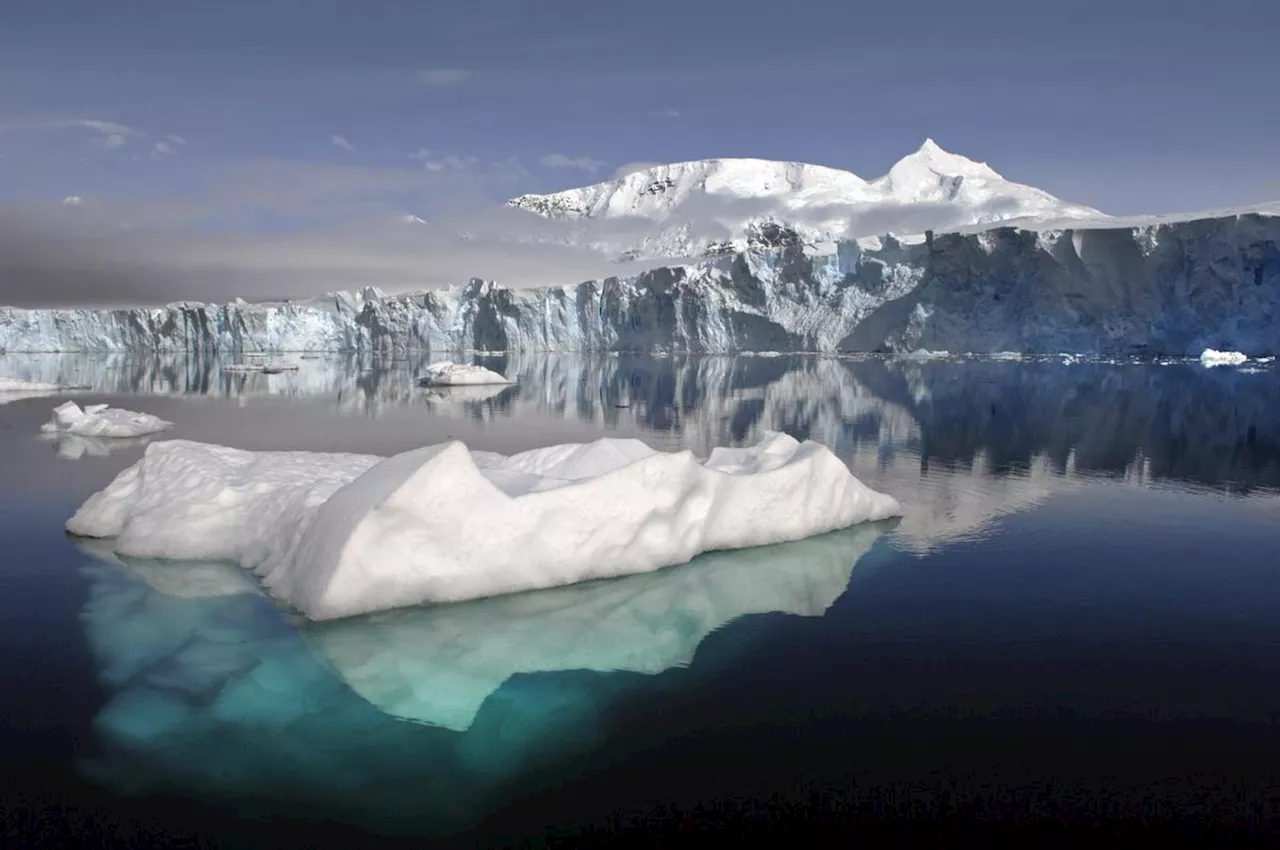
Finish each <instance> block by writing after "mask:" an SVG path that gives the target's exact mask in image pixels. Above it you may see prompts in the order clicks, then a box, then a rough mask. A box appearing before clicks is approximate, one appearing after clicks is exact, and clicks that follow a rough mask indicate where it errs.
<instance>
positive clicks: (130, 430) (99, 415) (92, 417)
mask: <svg viewBox="0 0 1280 850" xmlns="http://www.w3.org/2000/svg"><path fill="white" fill-rule="evenodd" d="M172 427H173V423H172V422H166V421H165V420H163V419H161V418H160V417H158V416H152V415H151V414H150V413H134V412H133V411H132V410H122V409H120V408H118V407H107V405H105V404H91V405H89V406H88V407H85V408H81V407H80V405H78V404H76V403H75V402H74V401H68V402H64V403H63V404H60V405H58V406H57V407H55V408H54V409H53V418H52V419H51V420H49V421H48V422H46V423H45V424H44V425H42V426H40V430H41V431H44V432H45V433H46V434H72V435H74V436H77V437H112V438H116V437H144V436H146V435H147V434H156V433H159V432H160V431H164V430H167V429H169V428H172Z"/></svg>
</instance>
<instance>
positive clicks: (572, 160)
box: [538, 153, 607, 172]
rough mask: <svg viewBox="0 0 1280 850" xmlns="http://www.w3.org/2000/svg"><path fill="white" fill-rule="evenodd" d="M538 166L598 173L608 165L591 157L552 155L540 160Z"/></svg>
mask: <svg viewBox="0 0 1280 850" xmlns="http://www.w3.org/2000/svg"><path fill="white" fill-rule="evenodd" d="M538 164H539V165H541V166H543V167H545V168H577V169H579V170H581V171H591V172H596V171H599V170H600V169H601V168H603V167H604V166H605V165H606V164H607V163H605V162H604V161H602V160H599V159H592V158H591V157H589V156H566V155H564V154H562V153H552V154H547V155H546V156H544V157H543V158H542V159H540V160H538Z"/></svg>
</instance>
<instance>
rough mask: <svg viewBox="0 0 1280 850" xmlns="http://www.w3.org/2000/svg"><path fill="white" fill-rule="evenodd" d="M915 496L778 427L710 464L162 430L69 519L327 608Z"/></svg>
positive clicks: (620, 562) (656, 554)
mask: <svg viewBox="0 0 1280 850" xmlns="http://www.w3.org/2000/svg"><path fill="white" fill-rule="evenodd" d="M901 513H902V507H901V506H900V505H899V504H898V502H897V501H896V500H895V499H893V498H892V497H891V496H887V495H885V494H883V493H878V492H876V491H874V490H872V489H870V488H868V487H866V486H865V485H864V484H863V483H862V482H860V481H859V480H858V479H857V478H855V477H854V476H853V475H852V474H851V473H850V472H849V469H848V467H847V466H845V464H844V463H843V462H842V461H841V460H840V459H839V458H837V457H836V456H835V455H834V454H832V453H831V451H830V450H829V449H827V448H826V447H825V446H822V445H820V444H818V443H814V442H809V441H806V442H804V443H800V442H797V441H796V440H795V439H793V438H791V437H789V436H787V435H785V434H776V433H775V434H769V435H768V436H766V437H765V438H764V439H763V440H762V441H761V442H760V443H759V444H758V445H756V446H753V447H750V448H740V449H724V448H721V449H716V450H715V451H713V452H712V454H711V456H710V457H709V458H708V459H707V460H705V461H701V462H700V461H698V460H697V459H695V458H694V456H693V454H692V453H691V452H688V451H684V452H672V453H666V452H655V451H654V450H653V449H651V448H650V447H649V446H647V445H645V444H644V443H642V442H640V441H639V440H629V439H601V440H597V441H595V442H594V443H586V444H566V445H559V446H550V447H548V448H544V449H536V450H534V451H530V452H524V453H522V454H517V455H512V456H510V457H507V456H504V455H500V454H493V453H489V452H475V453H473V452H470V451H468V450H467V448H466V446H464V445H463V444H462V443H460V442H456V441H453V442H448V443H441V444H438V445H434V446H427V447H425V448H421V449H416V450H414V451H410V452H405V453H404V454H400V455H396V456H394V457H390V458H385V459H384V458H379V457H373V456H366V455H329V454H312V453H307V452H246V451H239V450H236V449H229V448H225V447H222V446H210V445H205V444H201V443H192V442H187V441H182V440H175V441H166V442H163V443H156V444H153V445H151V446H149V447H148V448H147V451H146V453H145V454H144V455H143V457H142V459H141V460H140V461H138V463H136V464H134V465H133V466H132V467H130V468H129V469H126V470H125V471H124V472H122V473H120V475H119V476H117V477H116V479H115V480H114V481H113V482H112V483H111V484H110V485H109V486H108V487H107V488H106V489H104V490H102V491H101V492H99V493H97V494H95V495H93V496H92V497H90V498H89V499H88V501H86V502H85V503H84V505H82V506H81V507H80V510H79V511H77V512H76V514H75V515H74V516H73V517H72V518H71V519H70V520H69V521H68V522H67V530H68V531H70V532H72V533H73V534H79V535H83V536H89V537H115V538H116V541H115V546H114V548H115V551H117V552H119V553H120V554H123V555H134V556H139V557H151V558H209V559H227V560H232V561H235V562H237V563H239V564H241V565H242V566H245V567H250V568H253V569H255V570H256V571H257V572H258V573H259V575H260V576H261V577H262V581H263V584H264V585H265V586H266V587H267V588H268V589H270V591H271V592H272V593H273V594H274V595H275V596H277V597H278V598H280V599H282V600H284V601H285V602H287V603H289V604H290V605H292V606H294V607H295V608H296V609H298V610H299V611H301V612H302V613H303V614H305V615H306V616H308V617H310V618H311V619H315V620H326V619H335V618H340V617H347V616H351V615H355V614H362V613H366V612H371V611H380V610H384V609H389V608H397V607H403V606H410V605H417V604H420V603H424V602H458V601H463V600H468V599H476V598H480V597H487V596H495V595H499V594H504V593H512V592H516V591H521V590H533V589H538V588H547V587H556V586H560V585H566V584H571V583H574V582H579V581H585V580H588V579H596V578H611V577H615V576H621V575H627V574H631V573H643V572H649V571H652V570H656V569H660V568H662V567H668V566H673V565H675V564H681V563H684V562H686V561H689V560H690V559H692V558H693V557H694V556H696V555H698V554H699V553H702V552H707V551H711V550H717V549H740V548H745V547H750V546H762V545H768V544H772V543H783V542H787V541H792V540H799V539H801V538H805V537H809V536H812V535H815V534H821V533H823V532H827V531H833V530H835V529H838V528H844V527H847V526H851V525H855V524H857V523H860V522H865V521H869V520H878V519H886V518H888V517H892V516H898V515H900V514H901Z"/></svg>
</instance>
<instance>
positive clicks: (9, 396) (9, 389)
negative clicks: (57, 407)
mask: <svg viewBox="0 0 1280 850" xmlns="http://www.w3.org/2000/svg"><path fill="white" fill-rule="evenodd" d="M63 389H64V387H62V386H61V385H59V384H49V383H45V382H43V381H23V380H20V379H18V378H0V405H3V404H9V403H11V402H15V401H22V400H23V399H28V398H45V397H46V396H51V395H56V394H57V393H58V392H60V391H61V390H63Z"/></svg>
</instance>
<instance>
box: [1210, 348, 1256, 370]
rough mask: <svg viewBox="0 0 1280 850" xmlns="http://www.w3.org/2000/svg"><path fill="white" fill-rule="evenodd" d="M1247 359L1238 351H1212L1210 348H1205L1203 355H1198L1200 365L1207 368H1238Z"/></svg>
mask: <svg viewBox="0 0 1280 850" xmlns="http://www.w3.org/2000/svg"><path fill="white" fill-rule="evenodd" d="M1248 359H1249V358H1248V357H1246V356H1245V355H1243V354H1241V353H1240V352H1239V351H1214V350H1213V349H1212V348H1206V349H1205V350H1204V353H1203V354H1201V355H1200V365H1201V366H1205V367H1208V368H1212V367H1214V366H1239V365H1240V364H1241V363H1244V362H1245V361H1247V360H1248Z"/></svg>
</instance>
